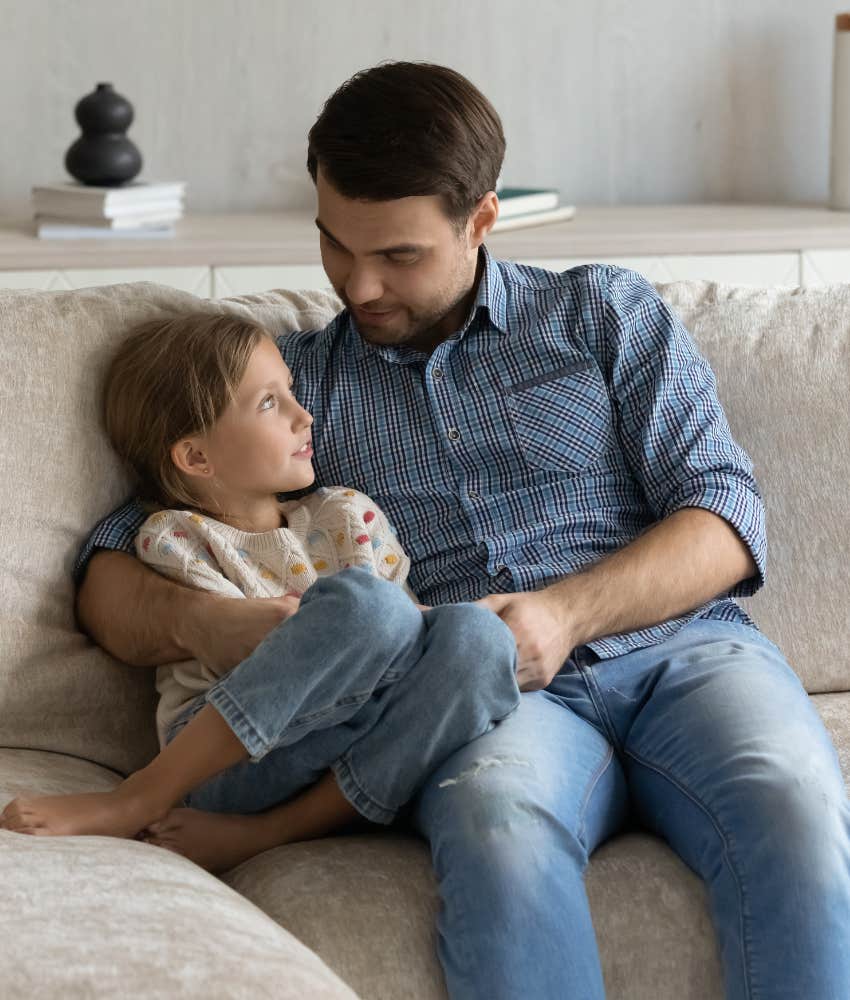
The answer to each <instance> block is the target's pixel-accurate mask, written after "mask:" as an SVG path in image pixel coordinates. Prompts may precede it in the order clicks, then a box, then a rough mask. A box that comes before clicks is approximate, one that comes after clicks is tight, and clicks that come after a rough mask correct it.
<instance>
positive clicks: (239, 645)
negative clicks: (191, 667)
mask: <svg viewBox="0 0 850 1000" xmlns="http://www.w3.org/2000/svg"><path fill="white" fill-rule="evenodd" d="M203 596H204V597H205V598H206V600H205V601H203V602H198V605H197V606H196V610H195V612H194V614H193V615H192V617H191V620H190V621H187V623H186V639H185V643H184V645H185V646H186V648H187V649H188V650H189V651H190V652H191V653H192V655H193V656H194V657H195V659H196V660H199V661H200V662H201V663H203V664H204V665H205V666H207V667H209V668H210V670H212V671H213V672H214V673H216V674H217V675H219V676H221V675H222V674H225V673H227V671H228V670H232V669H233V667H235V666H236V664H237V663H241V662H242V661H243V660H244V659H246V658H247V657H248V656H250V655H251V653H253V652H254V650H255V649H256V648H257V646H259V644H260V643H261V642H262V641H263V639H265V637H266V636H267V635H268V634H269V632H271V631H272V630H273V629H274V628H276V627H277V626H278V625H279V624H280V623H281V622H283V621H286V619H287V618H291V617H292V615H294V614H295V612H296V611H297V610H298V608H299V607H300V606H301V599H300V598H299V597H295V596H293V595H292V594H287V595H286V596H285V597H256V598H246V599H245V600H240V599H238V598H235V597H220V596H217V595H212V594H205V595H203Z"/></svg>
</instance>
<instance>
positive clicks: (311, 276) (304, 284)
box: [212, 264, 331, 299]
mask: <svg viewBox="0 0 850 1000" xmlns="http://www.w3.org/2000/svg"><path fill="white" fill-rule="evenodd" d="M330 287H331V284H330V282H329V281H328V276H327V275H326V274H325V269H324V268H323V267H322V266H321V264H297V265H280V266H277V265H273V266H269V267H262V266H259V265H257V266H255V265H251V266H246V267H240V266H232V267H214V268H213V290H212V294H213V298H216V299H222V298H225V297H226V296H229V295H250V294H251V293H253V292H266V291H268V290H269V289H271V288H284V289H287V290H288V291H295V290H300V289H323V288H330Z"/></svg>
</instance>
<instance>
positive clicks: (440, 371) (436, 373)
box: [432, 368, 443, 381]
mask: <svg viewBox="0 0 850 1000" xmlns="http://www.w3.org/2000/svg"><path fill="white" fill-rule="evenodd" d="M432 375H433V376H434V378H435V379H437V381H439V380H440V379H441V378H442V377H443V369H442V368H435V369H434V371H433V372H432Z"/></svg>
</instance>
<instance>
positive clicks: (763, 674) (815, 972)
mask: <svg viewBox="0 0 850 1000" xmlns="http://www.w3.org/2000/svg"><path fill="white" fill-rule="evenodd" d="M582 653H584V651H581V650H580V651H578V655H577V657H576V659H572V660H569V661H568V662H567V663H566V665H565V666H564V668H563V670H562V671H561V673H559V674H558V675H557V676H556V677H555V679H554V681H553V682H552V684H551V685H550V686H549V687H548V689H546V690H545V691H540V692H536V693H533V694H526V695H523V696H522V701H521V704H520V707H519V709H518V710H517V711H516V712H515V713H514V714H513V715H512V716H511V717H510V718H509V719H506V720H505V721H504V722H503V723H501V724H500V725H499V726H498V727H496V728H495V729H494V730H493V731H492V732H489V733H487V734H486V735H484V736H482V737H481V738H480V739H477V740H476V741H475V742H473V743H471V744H469V745H468V746H466V747H464V748H463V749H461V750H459V751H458V752H457V753H456V754H454V755H453V756H452V757H451V758H449V759H448V760H447V761H446V762H445V763H444V764H443V765H442V766H441V767H440V768H439V769H438V770H437V771H436V773H435V774H434V775H433V776H432V777H431V779H430V780H429V781H428V783H427V785H426V786H425V788H424V789H423V791H422V792H421V794H420V796H419V797H418V799H417V801H416V803H415V809H414V812H413V819H414V822H415V824H416V826H417V828H418V829H419V830H420V831H421V833H422V834H423V835H424V836H425V837H427V838H428V840H429V841H430V845H431V851H432V856H433V862H434V868H435V870H436V874H437V878H438V880H439V885H440V893H441V898H442V907H441V913H440V917H439V933H440V938H439V950H440V958H441V961H442V964H443V968H444V970H445V974H446V980H447V983H448V987H449V993H450V995H451V997H452V998H453V1000H471V998H481V1000H485V998H486V1000H516V998H518V997H528V998H529V1000H596V998H601V997H603V996H604V988H603V982H602V974H601V970H600V963H599V955H598V951H597V944H596V939H595V936H594V930H593V925H592V923H591V917H590V911H589V907H588V900H587V896H586V894H585V889H584V884H583V875H584V871H585V868H586V866H587V862H588V858H589V856H590V854H591V853H592V851H593V850H594V849H595V848H596V847H597V846H598V845H599V844H600V843H602V842H603V841H604V840H606V839H607V838H609V837H611V836H612V835H613V834H615V833H617V832H618V831H619V830H620V829H622V828H623V826H624V824H625V823H626V822H627V821H628V820H631V821H633V822H636V823H637V824H638V825H640V826H643V827H644V828H646V829H648V830H651V831H653V832H654V833H656V834H657V835H658V836H659V837H661V838H663V839H664V840H665V841H667V843H668V844H669V845H670V846H671V847H672V849H673V850H674V851H675V852H676V853H677V854H678V855H679V857H681V858H682V859H683V860H684V862H685V863H686V864H687V865H688V866H689V867H690V868H691V869H693V871H694V872H696V873H697V874H698V875H699V876H700V877H701V878H702V879H703V881H704V882H705V884H706V886H707V890H708V894H709V899H710V906H711V913H712V918H713V922H714V927H715V930H716V935H717V940H718V943H719V948H720V956H721V960H722V965H723V971H724V977H725V987H726V995H727V997H728V998H729V1000H744V998H749V1000H755V998H759V1000H779V998H783V1000H848V998H850V807H848V800H847V796H846V793H845V789H844V783H843V780H842V777H841V773H840V771H839V766H838V761H837V757H836V753H835V750H834V748H833V746H832V743H831V741H830V739H829V736H828V735H827V733H826V730H825V729H824V726H823V724H822V722H821V720H820V717H819V716H818V714H817V712H816V710H815V708H814V706H813V705H812V703H811V701H810V700H809V698H808V697H807V696H806V693H805V691H804V690H803V687H802V685H801V684H800V681H799V680H798V678H797V676H796V675H795V674H794V672H793V671H792V670H791V668H790V667H789V666H788V664H787V663H786V662H785V660H784V659H783V657H782V655H781V654H780V652H779V651H778V650H777V648H776V647H775V646H774V645H773V644H772V643H771V642H769V641H768V640H767V639H766V638H764V637H763V636H762V635H761V634H760V633H758V632H756V631H755V630H754V629H751V628H748V627H747V626H744V625H736V624H727V623H724V622H713V621H697V622H694V623H692V624H691V625H689V626H687V627H686V628H684V629H683V630H682V631H681V632H679V633H678V634H677V635H676V636H675V637H674V638H672V639H670V640H667V641H666V642H663V643H661V644H659V645H657V646H654V647H652V648H649V649H642V650H638V651H636V652H633V653H630V654H627V655H624V656H620V657H617V658H615V659H610V660H605V661H599V660H598V659H597V658H596V657H594V656H593V655H592V654H586V655H581V654H582Z"/></svg>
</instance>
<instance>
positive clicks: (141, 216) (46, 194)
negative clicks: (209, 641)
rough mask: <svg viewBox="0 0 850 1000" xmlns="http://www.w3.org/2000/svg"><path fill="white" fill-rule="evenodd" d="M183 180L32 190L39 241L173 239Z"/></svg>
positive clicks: (180, 209)
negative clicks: (116, 185)
mask: <svg viewBox="0 0 850 1000" xmlns="http://www.w3.org/2000/svg"><path fill="white" fill-rule="evenodd" d="M185 193H186V182H185V181H159V182H155V181H135V182H132V183H130V184H123V185H122V186H121V187H96V186H94V185H89V184H78V183H76V182H67V183H59V184H46V185H43V186H41V187H34V188H33V189H32V204H33V210H34V212H35V223H36V234H37V235H38V236H39V238H41V239H54V240H58V239H65V240H81V239H88V238H94V239H105V238H106V239H145V240H149V239H158V238H167V237H170V236H173V235H174V223H175V222H177V220H178V219H180V218H181V217H182V215H183V200H184V197H185Z"/></svg>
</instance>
